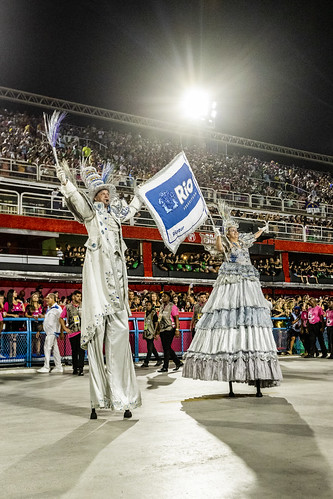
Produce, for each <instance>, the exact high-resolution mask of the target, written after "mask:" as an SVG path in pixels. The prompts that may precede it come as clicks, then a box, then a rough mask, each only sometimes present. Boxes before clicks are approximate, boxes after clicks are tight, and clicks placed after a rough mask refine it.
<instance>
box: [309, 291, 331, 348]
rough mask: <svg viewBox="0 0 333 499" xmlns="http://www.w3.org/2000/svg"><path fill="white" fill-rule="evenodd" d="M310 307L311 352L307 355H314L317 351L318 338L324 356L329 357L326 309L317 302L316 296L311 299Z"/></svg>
mask: <svg viewBox="0 0 333 499" xmlns="http://www.w3.org/2000/svg"><path fill="white" fill-rule="evenodd" d="M309 305H310V308H309V309H308V333H309V353H308V355H307V357H314V354H315V351H316V341H317V339H318V341H319V345H320V348H321V356H322V358H325V357H327V348H326V345H325V342H324V336H323V333H324V329H325V324H324V311H323V309H322V308H321V307H320V306H319V305H318V304H317V300H316V298H311V299H310V300H309Z"/></svg>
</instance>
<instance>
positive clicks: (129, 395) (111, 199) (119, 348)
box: [56, 159, 141, 419]
mask: <svg viewBox="0 0 333 499" xmlns="http://www.w3.org/2000/svg"><path fill="white" fill-rule="evenodd" d="M56 170H57V176H58V178H59V180H60V182H61V192H62V194H63V195H64V197H65V200H66V204H67V206H68V208H69V210H70V211H71V212H72V213H73V215H74V217H75V218H76V220H78V221H79V222H81V223H83V224H84V225H85V227H86V229H87V232H88V240H87V242H86V243H85V247H86V249H87V251H86V256H85V261H84V265H83V272H82V296H83V299H82V318H81V319H82V320H81V346H82V348H84V349H88V359H89V366H90V368H89V371H90V397H91V409H92V411H91V415H90V418H91V419H97V414H96V409H97V408H101V409H104V408H111V409H113V410H118V411H124V417H125V418H130V417H131V416H132V412H131V410H132V409H134V408H136V407H138V406H140V405H141V395H140V391H139V389H138V385H137V380H136V376H135V372H134V366H133V361H132V352H131V349H130V344H129V328H128V316H129V315H130V310H129V306H128V282H127V271H126V259H125V250H126V245H125V243H124V241H123V238H122V233H121V222H124V221H127V220H129V219H130V218H132V217H133V216H134V214H135V213H136V212H137V211H138V210H140V208H141V202H140V201H139V199H138V198H137V197H134V199H133V200H132V202H131V204H130V205H129V206H127V207H124V204H123V202H121V201H120V200H119V198H118V197H117V194H116V190H115V187H114V186H113V185H111V184H110V183H108V180H107V177H108V174H107V173H106V172H104V171H103V172H102V176H100V175H99V174H98V173H97V171H96V169H95V168H94V167H92V166H91V165H90V164H89V163H88V160H85V159H83V160H82V162H81V178H82V180H83V182H84V184H85V186H86V188H87V190H88V194H87V193H86V192H84V191H82V190H81V189H79V188H78V186H77V185H76V184H75V179H73V178H72V177H71V176H70V171H69V169H68V167H67V166H66V164H63V163H62V164H59V163H58V164H57V166H56ZM109 177H110V175H109ZM103 345H105V363H106V366H105V364H104V353H103Z"/></svg>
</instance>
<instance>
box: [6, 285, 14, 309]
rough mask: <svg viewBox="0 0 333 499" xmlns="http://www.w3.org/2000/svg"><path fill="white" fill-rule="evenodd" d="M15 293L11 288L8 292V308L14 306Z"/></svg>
mask: <svg viewBox="0 0 333 499" xmlns="http://www.w3.org/2000/svg"><path fill="white" fill-rule="evenodd" d="M13 294H14V289H10V290H9V291H8V293H7V302H8V310H9V311H10V310H11V309H12V306H13Z"/></svg>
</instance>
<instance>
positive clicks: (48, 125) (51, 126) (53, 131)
mask: <svg viewBox="0 0 333 499" xmlns="http://www.w3.org/2000/svg"><path fill="white" fill-rule="evenodd" d="M43 114H44V124H45V132H46V137H47V140H48V141H49V144H50V145H51V147H55V146H56V143H57V140H58V136H59V130H60V124H61V122H62V120H63V119H64V118H65V116H66V114H67V113H63V112H60V111H54V112H53V113H52V115H51V116H48V115H47V114H45V113H43Z"/></svg>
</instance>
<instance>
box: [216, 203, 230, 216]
mask: <svg viewBox="0 0 333 499" xmlns="http://www.w3.org/2000/svg"><path fill="white" fill-rule="evenodd" d="M217 209H218V211H219V214H220V216H221V218H222V219H223V220H229V219H230V218H231V211H230V208H229V206H228V205H227V203H226V202H225V201H223V200H222V199H219V200H218V202H217Z"/></svg>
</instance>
